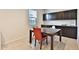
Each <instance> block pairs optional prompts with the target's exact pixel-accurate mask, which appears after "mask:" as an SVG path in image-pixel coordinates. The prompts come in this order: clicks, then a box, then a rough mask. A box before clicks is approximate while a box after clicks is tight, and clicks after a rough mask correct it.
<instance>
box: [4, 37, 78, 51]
mask: <svg viewBox="0 0 79 59" xmlns="http://www.w3.org/2000/svg"><path fill="white" fill-rule="evenodd" d="M48 39H49V44H48V45H46V44H45V42H43V47H42V50H50V37H49V38H48ZM58 39H59V37H58V36H55V37H54V50H79V48H78V44H77V41H76V40H75V39H72V38H67V37H62V42H59V40H58ZM33 45H34V44H29V41H28V39H26V38H23V39H20V40H16V41H15V42H11V43H9V44H6V45H4V46H3V50H39V44H37V46H36V47H34V46H33Z"/></svg>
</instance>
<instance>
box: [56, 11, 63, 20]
mask: <svg viewBox="0 0 79 59" xmlns="http://www.w3.org/2000/svg"><path fill="white" fill-rule="evenodd" d="M56 19H57V20H63V19H64V12H58V13H57V14H56Z"/></svg>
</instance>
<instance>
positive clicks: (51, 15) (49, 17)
mask: <svg viewBox="0 0 79 59" xmlns="http://www.w3.org/2000/svg"><path fill="white" fill-rule="evenodd" d="M55 19H56V13H47V14H43V20H46V21H49V20H55Z"/></svg>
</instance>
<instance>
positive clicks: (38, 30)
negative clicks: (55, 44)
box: [33, 28, 48, 49]
mask: <svg viewBox="0 0 79 59" xmlns="http://www.w3.org/2000/svg"><path fill="white" fill-rule="evenodd" d="M33 31H34V36H35V46H36V40H38V42H39V43H40V49H41V48H42V41H44V40H46V44H48V40H47V35H44V34H43V33H42V32H41V28H34V30H33Z"/></svg>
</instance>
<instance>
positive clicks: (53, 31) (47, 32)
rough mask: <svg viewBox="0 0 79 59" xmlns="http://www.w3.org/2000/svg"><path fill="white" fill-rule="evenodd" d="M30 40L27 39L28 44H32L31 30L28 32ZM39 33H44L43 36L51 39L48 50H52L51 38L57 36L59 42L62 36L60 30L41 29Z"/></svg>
mask: <svg viewBox="0 0 79 59" xmlns="http://www.w3.org/2000/svg"><path fill="white" fill-rule="evenodd" d="M29 32H30V34H29V35H30V36H29V37H30V38H29V43H30V44H31V43H32V32H33V30H30V31H29ZM41 32H42V33H44V34H45V35H47V36H50V37H51V44H50V49H51V50H53V49H54V48H53V41H54V39H53V37H54V35H56V34H59V41H60V42H61V36H62V30H61V29H53V28H41Z"/></svg>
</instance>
